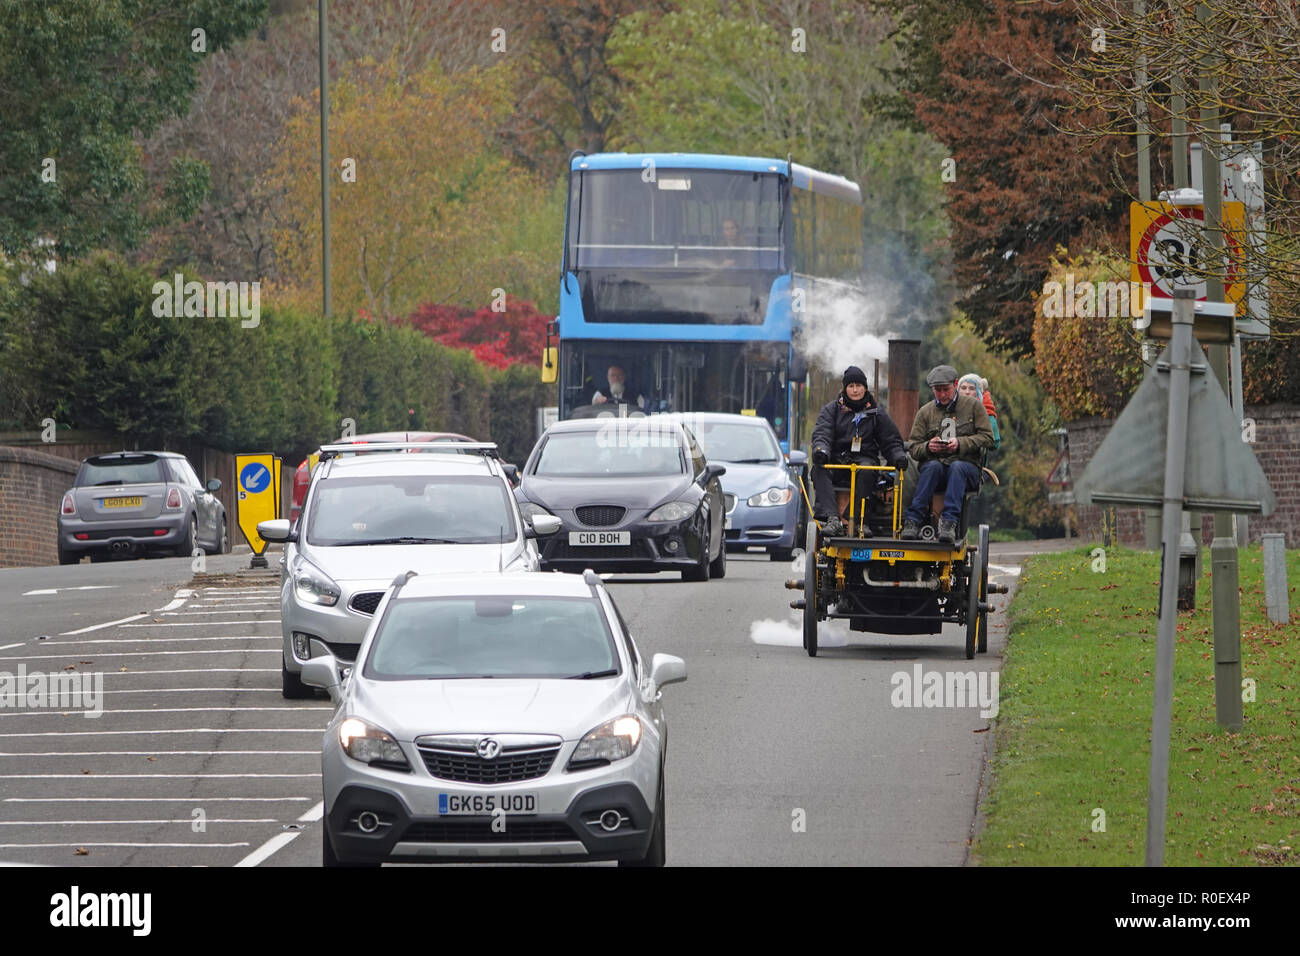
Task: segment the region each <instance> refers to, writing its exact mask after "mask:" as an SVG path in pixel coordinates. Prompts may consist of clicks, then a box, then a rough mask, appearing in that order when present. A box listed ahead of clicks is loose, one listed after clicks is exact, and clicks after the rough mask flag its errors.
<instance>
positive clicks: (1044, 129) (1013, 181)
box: [912, 0, 1136, 357]
mask: <svg viewBox="0 0 1300 956" xmlns="http://www.w3.org/2000/svg"><path fill="white" fill-rule="evenodd" d="M948 5H949V4H948V3H947V0H942V2H941V0H922V2H920V3H918V4H916V6H917V7H918V8H919V9H920V10H921V11H922V12H924V11H926V10H927V9H928V8H931V7H939V6H948ZM984 7H985V11H986V15H985V16H968V17H966V18H965V19H963V20H961V21H960V22H959V23H957V24H954V25H953V26H952V29H951V31H950V32H949V33H948V34H947V35H946V37H945V38H944V39H943V40H942V41H940V42H938V43H937V44H936V45H935V46H934V48H933V51H932V54H933V56H934V63H933V65H935V66H937V72H936V73H935V74H933V75H932V76H931V77H930V82H928V83H927V84H925V86H926V88H922V89H919V90H918V92H916V93H915V94H914V95H913V96H912V103H913V106H914V108H915V113H916V118H917V119H918V120H919V121H920V122H921V124H922V125H923V126H924V127H925V128H926V129H927V130H928V131H929V132H930V133H931V134H932V135H933V136H934V137H935V138H936V139H938V140H939V141H940V142H941V143H944V144H945V145H947V146H948V148H949V149H950V151H951V152H950V156H951V158H952V159H954V160H955V161H956V168H955V173H956V179H955V181H952V182H946V183H944V184H943V187H942V188H944V189H945V190H947V191H948V195H949V201H948V206H947V209H948V215H949V218H950V220H951V222H952V236H953V238H952V252H953V259H954V271H955V278H956V282H957V288H958V290H959V294H960V295H961V298H960V300H959V305H960V306H961V308H962V309H963V310H964V311H965V312H966V314H967V315H969V316H970V317H971V320H972V321H973V322H974V323H975V325H976V327H977V328H978V329H979V330H980V331H981V333H982V334H983V335H984V337H985V339H986V341H988V343H989V344H990V345H991V346H993V347H994V348H997V349H998V350H999V351H1002V352H1004V353H1006V354H1009V355H1011V356H1013V357H1019V356H1024V355H1028V354H1030V353H1032V351H1033V323H1034V309H1033V303H1032V296H1033V295H1034V294H1035V293H1041V292H1042V286H1043V280H1044V278H1045V277H1046V275H1047V271H1048V260H1049V259H1050V258H1051V256H1052V253H1053V252H1054V250H1055V249H1056V248H1057V246H1065V247H1066V248H1067V249H1068V250H1069V251H1070V252H1071V253H1078V252H1080V251H1082V250H1083V249H1085V248H1091V249H1103V250H1105V249H1108V248H1125V247H1126V245H1127V236H1126V233H1125V231H1126V228H1127V227H1126V223H1127V213H1128V196H1127V195H1126V193H1125V191H1124V185H1123V183H1134V182H1136V166H1135V165H1134V162H1133V159H1132V158H1131V157H1129V158H1128V159H1127V160H1123V161H1121V164H1120V167H1119V168H1120V171H1121V175H1122V177H1123V180H1122V181H1119V180H1117V179H1116V178H1115V176H1114V174H1113V169H1114V163H1115V156H1116V148H1119V149H1121V150H1123V149H1131V144H1123V143H1121V142H1120V141H1118V140H1116V139H1111V140H1108V141H1106V143H1105V148H1100V149H1099V148H1096V147H1092V148H1088V149H1085V148H1084V147H1083V146H1082V144H1081V142H1080V140H1079V139H1077V138H1076V137H1074V136H1071V135H1070V134H1068V133H1065V132H1062V129H1061V128H1062V127H1072V128H1079V127H1081V126H1083V125H1086V119H1087V118H1086V117H1083V116H1080V115H1079V114H1077V113H1073V114H1072V113H1070V107H1069V105H1068V103H1069V99H1068V95H1067V94H1066V92H1065V91H1064V90H1063V89H1060V88H1059V87H1058V86H1057V84H1058V83H1059V82H1060V81H1061V80H1062V74H1061V70H1060V66H1059V64H1060V63H1061V62H1070V61H1071V60H1073V59H1074V58H1077V57H1081V56H1087V55H1088V54H1089V47H1088V42H1089V39H1088V38H1089V32H1088V30H1087V29H1086V25H1085V24H1082V23H1080V22H1079V19H1078V17H1077V15H1076V10H1075V4H1074V2H1073V0H1063V2H1061V3H1057V4H1033V5H1029V4H1024V3H1021V2H1018V0H987V3H985V4H984ZM922 22H923V21H922ZM918 66H919V64H918ZM922 72H924V71H922ZM935 177H936V179H939V178H940V171H939V170H936V171H935Z"/></svg>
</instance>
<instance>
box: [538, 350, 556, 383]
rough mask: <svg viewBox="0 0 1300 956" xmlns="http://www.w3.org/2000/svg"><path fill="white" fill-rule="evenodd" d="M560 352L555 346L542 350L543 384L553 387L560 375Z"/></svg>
mask: <svg viewBox="0 0 1300 956" xmlns="http://www.w3.org/2000/svg"><path fill="white" fill-rule="evenodd" d="M559 361H560V350H559V349H557V348H556V347H555V346H551V347H550V348H545V349H542V383H543V384H545V385H552V384H554V383H555V380H556V378H558V377H559V373H560V365H559Z"/></svg>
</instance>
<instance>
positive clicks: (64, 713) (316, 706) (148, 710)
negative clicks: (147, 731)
mask: <svg viewBox="0 0 1300 956" xmlns="http://www.w3.org/2000/svg"><path fill="white" fill-rule="evenodd" d="M333 709H334V705H333V704H329V703H325V702H321V703H313V704H308V705H307V706H305V707H230V706H226V707H222V706H213V707H141V708H133V709H123V710H102V711H100V713H101V714H189V713H194V712H196V711H209V710H217V711H221V712H222V713H231V712H236V711H249V710H333ZM83 713H85V711H81V710H54V709H52V708H49V707H46V708H43V709H37V710H14V711H10V712H8V713H0V717H55V716H57V717H80V716H81V715H82V714H83Z"/></svg>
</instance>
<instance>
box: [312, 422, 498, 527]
mask: <svg viewBox="0 0 1300 956" xmlns="http://www.w3.org/2000/svg"><path fill="white" fill-rule="evenodd" d="M379 442H447V443H449V444H451V443H458V442H464V443H473V442H474V439H473V438H470V437H469V436H468V435H461V434H458V433H457V432H371V433H370V434H368V435H353V436H352V437H350V438H340V439H339V440H338V441H337V442H335V444H339V445H342V444H354V445H366V444H374V443H379ZM469 453H470V454H481V452H469ZM319 460H320V451H319V449H318V450H317V451H314V452H312V453H311V454H310V455H308V456H307V457H306V458H304V459H303V460H302V464H300V465H299V466H298V467H297V468H296V469H295V470H294V473H293V486H292V490H291V492H290V495H289V521H290V522H291V523H292V522H295V521H297V520H298V514H299V512H300V511H301V510H302V500H303V498H305V497H306V496H307V485H308V484H309V483H310V482H311V471H312V469H313V468H315V467H316V463H317V462H318V461H319ZM505 472H506V477H507V478H509V479H510V482H511V484H514V483H515V481H516V480H517V469H516V468H515V466H514V465H511V464H509V463H508V462H507V463H506V464H505Z"/></svg>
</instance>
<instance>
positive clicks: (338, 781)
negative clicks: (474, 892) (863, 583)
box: [303, 572, 686, 866]
mask: <svg viewBox="0 0 1300 956" xmlns="http://www.w3.org/2000/svg"><path fill="white" fill-rule="evenodd" d="M303 677H304V679H305V680H306V681H308V682H309V683H311V684H313V685H314V686H317V687H321V688H324V689H325V690H327V691H328V692H329V694H330V696H331V698H332V699H334V700H335V702H336V710H335V713H334V717H333V719H332V720H331V721H330V724H329V727H328V728H327V729H326V731H325V739H324V743H323V747H322V754H321V783H322V787H323V790H324V798H325V812H324V818H323V820H322V831H323V839H322V856H323V862H324V864H325V865H326V866H349V865H350V866H357V865H371V866H378V865H379V864H380V863H383V862H427V863H437V862H467V861H482V862H503V861H505V862H518V861H564V860H573V861H577V860H582V861H587V860H611V859H612V860H618V861H619V864H620V865H630V866H663V865H664V861H665V857H666V852H665V848H666V842H667V841H666V823H665V818H666V804H665V800H664V767H665V759H666V754H667V728H666V725H665V722H664V715H663V707H662V704H661V703H660V697H661V694H660V693H659V691H660V689H661V688H662V687H663V686H664V685H666V684H670V683H673V682H676V681H683V680H685V679H686V664H685V662H684V661H682V660H681V658H678V657H672V656H670V655H667V654H656V655H655V656H654V658H653V660H651V661H649V662H647V661H646V660H645V659H644V658H643V657H642V655H641V652H640V650H639V649H638V648H637V645H636V642H635V641H634V640H633V639H632V635H631V634H630V633H629V632H628V629H627V625H626V624H625V623H624V621H623V618H622V616H621V615H620V614H619V612H618V609H617V607H616V606H615V604H614V601H613V599H612V597H611V596H610V594H609V592H608V591H607V590H606V589H605V587H604V586H603V584H602V583H601V580H600V578H599V577H598V576H597V575H596V574H595V573H594V572H588V573H587V574H585V575H581V576H579V575H566V574H513V575H511V574H503V575H495V574H492V575H482V574H480V575H463V574H458V575H447V574H437V575H418V576H414V577H410V576H408V575H405V574H404V575H401V576H399V577H398V578H397V579H396V580H395V581H394V582H393V584H392V586H391V587H390V588H389V589H388V590H387V591H386V592H385V595H384V599H383V601H382V602H381V603H380V606H379V608H378V611H377V613H376V617H375V620H374V622H373V623H372V624H371V627H370V629H369V631H368V632H367V634H366V638H365V641H364V642H363V644H362V646H361V650H360V654H359V656H358V657H357V661H356V666H355V667H353V668H352V669H351V671H350V672H349V673H348V674H347V675H346V676H344V677H342V678H341V677H340V670H339V662H338V661H336V660H335V659H334V658H332V657H328V656H321V657H317V658H313V659H312V660H311V661H310V662H309V663H308V664H307V666H306V668H304V670H303Z"/></svg>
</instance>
